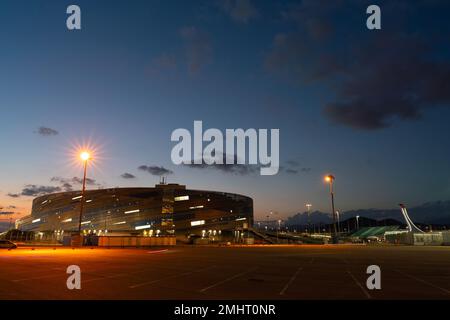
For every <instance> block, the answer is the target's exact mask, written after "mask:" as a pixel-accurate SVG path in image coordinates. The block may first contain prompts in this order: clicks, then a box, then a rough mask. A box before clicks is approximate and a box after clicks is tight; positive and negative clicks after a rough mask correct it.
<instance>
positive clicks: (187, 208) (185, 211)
mask: <svg viewBox="0 0 450 320" xmlns="http://www.w3.org/2000/svg"><path fill="white" fill-rule="evenodd" d="M81 200H82V199H81V196H80V192H79V191H73V192H62V193H55V194H49V195H45V196H41V197H38V198H36V199H34V201H33V206H32V212H31V215H30V216H27V217H24V218H22V219H20V220H18V221H17V222H16V226H17V228H18V229H20V230H23V231H35V233H36V234H37V235H39V236H40V237H44V238H48V237H52V238H56V239H60V238H62V237H63V236H64V235H70V234H71V233H73V232H77V231H78V223H79V215H80V204H81ZM83 201H85V204H84V208H83V215H82V219H81V230H82V232H83V233H85V234H88V233H89V234H97V235H113V234H121V235H141V236H170V235H176V236H177V237H178V238H180V239H183V238H185V239H186V238H188V237H191V236H197V237H202V238H205V237H208V238H210V237H213V238H217V239H219V238H221V237H222V236H223V235H226V234H227V233H229V234H230V235H232V234H234V231H236V230H242V229H243V228H247V227H248V226H251V224H252V223H253V200H252V199H251V198H249V197H245V196H241V195H237V194H230V193H224V192H214V191H200V190H187V189H186V188H185V186H182V185H178V184H160V185H156V186H155V187H154V188H113V189H102V190H88V191H86V193H85V196H84V199H83Z"/></svg>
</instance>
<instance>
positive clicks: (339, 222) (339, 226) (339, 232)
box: [336, 210, 341, 234]
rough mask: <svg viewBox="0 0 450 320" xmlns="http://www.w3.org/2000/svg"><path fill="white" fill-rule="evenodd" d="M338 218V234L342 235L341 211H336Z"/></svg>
mask: <svg viewBox="0 0 450 320" xmlns="http://www.w3.org/2000/svg"><path fill="white" fill-rule="evenodd" d="M336 217H337V231H338V234H341V218H340V216H339V210H336Z"/></svg>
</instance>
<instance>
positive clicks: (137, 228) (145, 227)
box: [134, 224, 151, 230]
mask: <svg viewBox="0 0 450 320" xmlns="http://www.w3.org/2000/svg"><path fill="white" fill-rule="evenodd" d="M150 228H151V225H150V224H146V225H143V226H137V227H135V228H134V230H142V229H150Z"/></svg>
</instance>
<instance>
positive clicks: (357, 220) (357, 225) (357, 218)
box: [356, 216, 359, 231]
mask: <svg viewBox="0 0 450 320" xmlns="http://www.w3.org/2000/svg"><path fill="white" fill-rule="evenodd" d="M358 230H359V216H356V231H358Z"/></svg>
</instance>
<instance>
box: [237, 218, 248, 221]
mask: <svg viewBox="0 0 450 320" xmlns="http://www.w3.org/2000/svg"><path fill="white" fill-rule="evenodd" d="M243 220H247V218H238V219H236V221H243Z"/></svg>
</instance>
